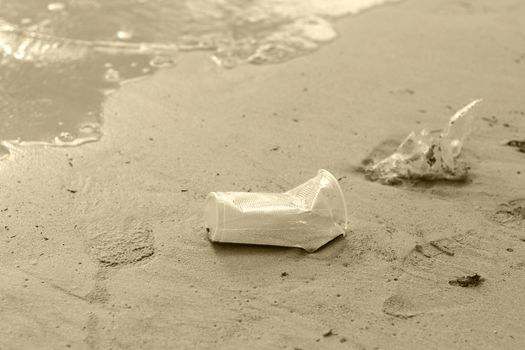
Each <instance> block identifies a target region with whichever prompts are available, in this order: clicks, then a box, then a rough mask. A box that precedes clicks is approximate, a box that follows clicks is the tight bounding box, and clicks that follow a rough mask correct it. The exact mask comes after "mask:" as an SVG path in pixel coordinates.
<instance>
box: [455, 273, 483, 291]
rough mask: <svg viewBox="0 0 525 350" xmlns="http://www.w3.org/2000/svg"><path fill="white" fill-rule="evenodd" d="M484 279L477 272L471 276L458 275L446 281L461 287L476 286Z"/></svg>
mask: <svg viewBox="0 0 525 350" xmlns="http://www.w3.org/2000/svg"><path fill="white" fill-rule="evenodd" d="M484 281H485V279H484V278H483V277H481V276H480V275H478V274H477V273H476V274H474V275H471V276H464V277H459V278H456V279H454V280H451V281H448V284H450V285H451V286H459V287H463V288H468V287H477V286H479V285H480V284H481V283H483V282H484Z"/></svg>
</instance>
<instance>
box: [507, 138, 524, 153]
mask: <svg viewBox="0 0 525 350" xmlns="http://www.w3.org/2000/svg"><path fill="white" fill-rule="evenodd" d="M507 146H510V147H515V148H517V149H518V152H521V153H525V140H523V141H518V140H510V141H509V142H507Z"/></svg>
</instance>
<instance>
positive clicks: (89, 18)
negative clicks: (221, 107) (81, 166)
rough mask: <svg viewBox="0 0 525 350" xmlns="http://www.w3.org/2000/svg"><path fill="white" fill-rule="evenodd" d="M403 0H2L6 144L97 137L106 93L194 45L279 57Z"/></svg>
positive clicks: (0, 120)
mask: <svg viewBox="0 0 525 350" xmlns="http://www.w3.org/2000/svg"><path fill="white" fill-rule="evenodd" d="M395 1H398V0H249V1H248V0H69V1H61V2H53V1H49V2H48V1H43V0H0V143H1V144H2V145H4V146H7V147H9V145H11V144H15V143H18V144H26V143H43V144H49V145H56V146H75V145H79V144H82V143H85V142H90V141H96V140H98V139H99V138H100V137H101V135H102V134H101V106H102V102H103V101H104V99H105V98H106V96H108V95H109V94H111V93H112V92H114V91H115V90H117V89H118V88H119V87H120V86H121V84H122V83H123V82H126V81H130V80H132V79H135V78H139V77H143V76H147V75H149V74H152V73H153V72H155V71H156V70H158V69H160V68H162V67H168V66H171V65H173V64H174V63H175V62H176V60H177V56H178V55H180V54H183V52H185V51H195V50H208V51H209V52H210V57H211V58H212V59H213V60H214V61H215V62H216V63H217V64H218V65H220V66H222V67H225V68H232V67H235V66H236V65H239V64H268V63H279V62H283V61H285V60H288V59H291V58H293V57H296V56H298V55H302V54H305V53H308V52H311V51H313V50H315V49H317V48H318V47H319V45H321V44H322V43H325V42H328V41H330V40H332V39H334V38H335V37H336V31H335V29H334V27H333V22H334V20H335V19H337V18H338V17H341V16H344V15H348V14H356V13H359V12H361V11H363V10H365V9H368V8H370V7H373V6H375V5H380V4H383V3H386V2H395ZM0 148H1V147H0ZM4 148H5V147H4ZM3 152H4V154H5V149H4V151H3ZM1 156H2V150H1V149H0V157H1Z"/></svg>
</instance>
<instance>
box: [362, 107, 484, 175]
mask: <svg viewBox="0 0 525 350" xmlns="http://www.w3.org/2000/svg"><path fill="white" fill-rule="evenodd" d="M479 102H481V100H475V101H472V102H471V103H469V104H468V105H466V106H465V107H463V108H462V109H460V110H459V111H458V112H456V114H454V116H452V118H450V121H449V122H448V124H447V126H446V127H445V128H444V129H443V130H442V131H441V132H437V133H436V132H428V131H427V130H422V131H420V132H419V133H418V134H416V133H415V132H411V133H410V135H408V137H407V138H406V139H405V140H404V141H403V142H402V143H401V145H399V147H398V148H397V150H396V151H395V152H394V153H393V154H392V155H390V156H389V157H387V158H385V159H383V160H381V161H379V162H376V163H373V164H371V165H370V166H368V168H366V169H365V172H366V174H367V176H368V178H369V179H371V180H373V181H379V182H381V183H383V184H389V185H392V184H396V183H399V182H400V181H401V180H402V179H424V180H443V179H445V180H464V179H465V178H466V176H467V174H468V169H469V168H468V166H467V164H466V163H464V162H462V161H460V160H459V156H460V153H461V149H462V148H463V144H464V142H465V139H466V137H467V136H468V135H469V134H470V132H471V130H472V124H473V121H474V116H473V114H472V113H469V112H470V110H471V109H472V108H473V107H474V106H475V105H476V104H478V103H479Z"/></svg>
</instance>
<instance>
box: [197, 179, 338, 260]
mask: <svg viewBox="0 0 525 350" xmlns="http://www.w3.org/2000/svg"><path fill="white" fill-rule="evenodd" d="M347 224H348V218H347V211H346V202H345V199H344V195H343V192H342V191H341V187H340V186H339V183H338V182H337V180H336V178H335V177H334V176H333V175H332V174H330V173H329V172H328V171H326V170H319V172H318V174H317V176H316V177H314V178H312V179H310V180H308V181H307V182H305V183H303V184H302V185H300V186H297V187H295V188H294V189H291V190H290V191H287V192H284V193H252V192H211V193H210V194H209V195H208V197H207V199H206V207H205V225H206V230H207V231H208V238H209V239H210V240H211V241H212V242H224V243H245V244H262V245H273V246H285V247H298V248H303V249H305V250H306V251H308V252H313V251H315V250H317V249H319V248H320V247H321V246H323V245H325V244H326V243H328V242H329V241H331V240H333V239H334V238H336V237H338V236H340V235H345V230H346V228H347Z"/></svg>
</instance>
